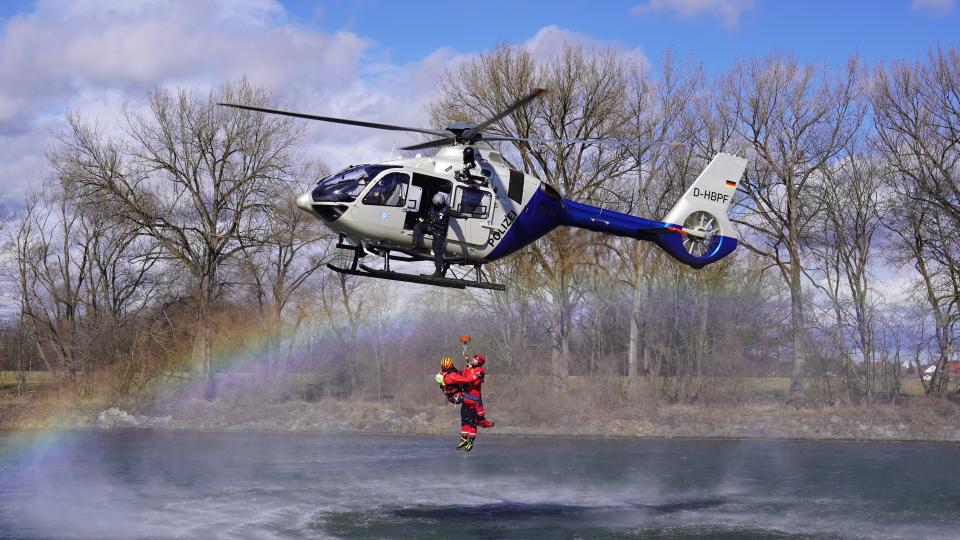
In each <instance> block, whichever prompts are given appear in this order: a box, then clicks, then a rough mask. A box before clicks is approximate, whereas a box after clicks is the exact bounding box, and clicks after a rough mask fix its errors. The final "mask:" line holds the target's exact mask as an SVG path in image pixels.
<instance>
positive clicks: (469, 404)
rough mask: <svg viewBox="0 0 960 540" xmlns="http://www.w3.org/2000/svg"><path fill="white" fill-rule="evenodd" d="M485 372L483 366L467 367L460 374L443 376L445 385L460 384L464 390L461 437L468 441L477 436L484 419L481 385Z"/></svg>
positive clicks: (461, 409)
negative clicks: (478, 424)
mask: <svg viewBox="0 0 960 540" xmlns="http://www.w3.org/2000/svg"><path fill="white" fill-rule="evenodd" d="M484 374H485V371H484V369H483V366H478V367H466V368H463V371H461V372H460V373H447V374H445V375H444V376H443V384H446V385H451V384H459V385H461V388H462V389H463V403H462V404H461V405H460V423H461V424H462V427H461V428H460V435H461V436H463V437H466V438H468V439H474V438H476V436H477V423H479V422H481V421H482V420H483V419H484V416H483V397H482V396H481V395H480V385H481V384H483V376H484Z"/></svg>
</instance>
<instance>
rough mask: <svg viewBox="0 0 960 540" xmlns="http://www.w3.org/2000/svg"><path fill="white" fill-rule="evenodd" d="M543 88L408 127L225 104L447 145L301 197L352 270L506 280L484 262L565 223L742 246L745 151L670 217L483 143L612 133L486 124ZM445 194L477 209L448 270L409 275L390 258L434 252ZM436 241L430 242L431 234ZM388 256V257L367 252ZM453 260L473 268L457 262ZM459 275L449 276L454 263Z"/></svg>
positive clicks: (665, 243)
mask: <svg viewBox="0 0 960 540" xmlns="http://www.w3.org/2000/svg"><path fill="white" fill-rule="evenodd" d="M543 92H544V90H542V89H537V90H535V91H534V92H532V93H531V94H530V95H528V96H526V97H524V98H522V99H520V100H518V101H516V102H515V103H513V104H512V105H511V106H510V107H508V108H506V109H505V110H504V111H502V112H500V113H499V114H497V115H495V116H493V117H491V118H489V119H487V120H486V121H484V122H482V123H481V124H479V125H475V126H471V125H466V124H454V125H450V126H448V127H447V128H446V129H443V130H440V129H430V128H416V127H403V126H395V125H389V124H380V123H374V122H365V121H359V120H350V119H343V118H331V117H326V116H315V115H310V114H302V113H296V112H288V111H281V110H276V109H266V108H261V107H251V106H247V105H238V104H229V103H221V105H224V106H229V107H235V108H240V109H246V110H251V111H256V112H262V113H270V114H280V115H285V116H292V117H296V118H305V119H308V120H320V121H324V122H333V123H338V124H346V125H352V126H360V127H368V128H375V129H386V130H393V131H409V132H414V133H426V134H429V135H434V136H437V137H440V138H439V139H436V140H432V141H428V142H425V143H420V144H416V145H412V146H407V147H405V148H402V150H421V149H426V148H434V147H440V150H439V151H438V152H437V153H436V155H434V156H431V157H421V156H419V155H418V156H417V157H414V158H403V159H394V160H389V161H384V162H381V163H374V164H366V165H352V166H350V167H347V168H346V169H343V170H341V171H340V172H338V173H336V174H333V175H331V176H329V177H327V178H324V179H323V180H321V181H320V182H319V183H318V184H317V185H316V187H314V188H313V190H311V191H310V192H308V193H304V194H303V195H300V197H299V198H298V199H297V205H298V206H299V207H300V208H301V209H303V210H305V211H307V212H310V213H311V214H312V215H313V216H314V217H316V218H317V219H319V220H320V221H322V222H323V223H324V224H325V225H326V226H327V227H329V228H330V229H331V230H333V231H334V232H336V233H338V234H339V235H340V241H339V242H338V244H337V247H338V248H341V249H346V250H349V251H351V252H352V254H353V258H352V263H351V264H350V266H349V267H348V268H343V267H339V266H335V265H333V264H330V265H328V266H329V267H330V269H332V270H334V271H337V272H341V273H344V274H352V275H357V276H367V277H373V278H381V279H390V280H396V281H404V282H413V283H422V284H427V285H437V286H442V287H454V288H459V289H463V288H465V287H478V288H483V289H493V290H505V289H506V286H505V285H502V284H498V283H491V282H490V281H489V280H488V279H487V277H486V274H485V273H484V272H483V265H484V264H487V263H489V262H492V261H496V260H498V259H501V258H503V257H506V256H508V255H510V254H511V253H514V252H516V251H518V250H520V249H522V248H523V247H524V246H527V245H528V244H530V243H532V242H534V241H536V240H537V239H539V238H541V237H542V236H544V235H546V234H547V233H549V232H550V231H552V230H553V229H555V228H556V227H560V226H567V227H578V228H581V229H587V230H591V231H597V232H602V233H608V234H614V235H617V236H624V237H629V238H635V239H637V240H646V241H650V242H654V243H656V244H657V245H658V246H660V247H661V248H662V249H663V250H664V251H666V252H667V253H668V254H670V255H671V256H672V257H673V258H675V259H677V260H678V261H680V262H682V263H684V264H686V265H688V266H691V267H693V268H702V267H704V266H706V265H708V264H710V263H713V262H716V261H718V260H720V259H722V258H723V257H726V256H727V255H729V254H730V253H732V252H733V250H734V249H736V247H737V237H736V233H735V232H734V229H733V227H732V226H731V224H730V221H729V219H728V218H727V212H728V210H729V208H730V203H731V201H732V199H733V195H734V193H735V192H736V189H737V184H738V183H739V181H740V177H741V176H742V175H743V172H744V170H745V169H746V165H747V161H746V160H745V159H743V158H741V157H737V156H734V155H730V154H725V153H720V154H717V155H716V156H715V157H714V158H713V160H712V161H711V162H710V164H709V165H707V167H706V169H704V170H703V172H701V173H700V176H698V177H697V179H696V180H695V181H694V182H693V184H692V185H691V186H690V187H689V188H688V189H687V191H686V193H684V195H683V197H681V198H680V200H679V201H678V202H677V203H676V204H675V205H674V207H673V208H672V209H671V210H670V212H668V213H667V215H666V216H664V217H663V219H662V220H659V221H657V220H651V219H646V218H642V217H637V216H631V215H628V214H623V213H620V212H613V211H610V210H605V209H603V208H598V207H596V206H590V205H587V204H583V203H579V202H575V201H572V200H569V199H564V198H563V197H561V196H560V194H559V193H558V192H557V190H556V189H555V188H554V187H552V186H550V185H549V184H547V183H546V182H543V181H541V180H539V179H538V178H536V177H534V176H532V175H530V174H527V173H525V172H523V171H518V170H515V169H512V168H510V167H509V166H508V164H507V163H506V162H505V161H504V160H503V158H502V156H501V155H500V153H499V152H497V151H496V150H495V149H494V148H493V147H492V146H490V145H488V144H485V143H487V142H496V141H529V142H534V143H557V142H560V143H584V144H588V143H598V144H600V143H605V142H606V141H598V140H557V139H522V138H517V137H504V136H499V135H488V134H484V133H483V130H484V129H486V128H487V127H489V126H490V125H492V124H493V123H494V122H497V121H498V120H500V119H502V118H504V117H505V116H506V115H508V114H510V113H511V112H513V111H514V110H516V109H517V108H519V107H522V106H524V105H526V104H527V103H529V102H530V101H532V100H533V99H535V98H537V97H538V96H540V95H541V94H542V93H543ZM438 193H442V194H444V196H445V197H446V199H447V201H449V206H450V208H453V209H455V210H457V211H458V212H460V213H461V214H466V215H467V216H468V217H463V218H453V219H451V220H450V226H449V232H448V240H447V243H446V249H445V253H444V254H443V258H444V259H443V260H444V271H443V275H441V276H439V277H437V276H430V275H420V274H410V273H406V272H402V271H395V270H393V269H391V265H390V263H391V262H392V261H404V262H410V261H421V260H432V259H433V256H432V255H431V254H430V253H423V252H420V251H414V250H413V228H414V226H415V225H416V223H417V222H418V221H419V220H420V219H421V218H423V217H425V215H426V212H427V211H428V209H429V205H430V201H431V200H432V199H433V197H434V196H435V195H436V194H438ZM428 245H429V243H428ZM367 255H373V256H377V257H380V258H382V261H383V262H382V265H381V267H380V268H374V267H372V266H369V265H367V264H364V263H362V262H361V260H362V259H363V258H364V257H366V256H367ZM453 266H459V267H460V268H461V269H464V268H465V271H463V272H460V274H461V276H460V277H458V276H457V272H455V271H454V270H453V268H451V267H453ZM448 271H449V272H450V273H451V274H453V277H447V275H446V274H447V272H448Z"/></svg>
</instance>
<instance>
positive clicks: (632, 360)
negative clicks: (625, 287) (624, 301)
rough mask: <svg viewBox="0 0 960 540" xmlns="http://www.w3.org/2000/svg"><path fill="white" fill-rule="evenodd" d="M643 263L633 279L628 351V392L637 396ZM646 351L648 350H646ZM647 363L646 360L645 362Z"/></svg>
mask: <svg viewBox="0 0 960 540" xmlns="http://www.w3.org/2000/svg"><path fill="white" fill-rule="evenodd" d="M642 274H643V271H642V265H637V266H636V268H635V271H634V281H633V306H632V308H631V310H630V349H629V351H628V353H627V394H628V395H630V396H636V395H637V391H638V389H639V385H638V383H637V360H638V358H639V356H640V348H641V347H642V343H641V336H640V317H641V316H642V313H641V311H640V310H641V308H642V307H643V281H642V278H641V276H642ZM644 352H646V351H644ZM644 363H646V362H644Z"/></svg>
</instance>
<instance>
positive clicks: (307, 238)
mask: <svg viewBox="0 0 960 540" xmlns="http://www.w3.org/2000/svg"><path fill="white" fill-rule="evenodd" d="M316 174H322V173H321V172H320V171H319V170H318V171H315V174H314V175H313V176H315V175H316ZM279 196H280V198H279V199H278V200H276V201H273V202H272V203H270V204H269V205H268V207H267V210H266V212H267V218H266V221H265V225H264V228H263V230H262V231H261V232H262V234H263V236H262V237H260V238H253V239H251V242H252V243H251V244H250V245H248V249H246V250H245V251H244V252H243V255H242V258H241V259H240V264H239V272H240V274H241V275H240V278H239V279H240V280H241V281H244V282H245V284H247V285H249V286H250V287H251V288H252V291H253V294H254V296H255V298H256V302H257V305H258V306H259V308H260V312H261V314H262V315H263V316H264V317H265V318H266V324H267V326H268V329H269V332H270V336H271V341H272V347H271V349H272V353H273V355H274V356H275V355H277V354H279V353H280V352H281V351H280V350H279V345H280V339H281V337H282V335H283V333H284V329H283V326H284V321H283V316H284V313H285V311H287V307H288V306H289V305H290V304H291V303H292V302H293V301H294V299H295V295H296V294H297V292H298V291H299V290H300V289H301V288H302V287H303V286H304V285H305V284H307V283H308V281H309V279H310V278H311V276H313V275H314V273H315V272H317V271H318V270H319V269H320V268H322V267H323V266H324V265H325V264H326V263H328V262H329V261H330V260H331V255H332V253H331V251H332V250H331V249H330V248H331V243H332V242H333V241H334V240H335V239H336V238H335V237H334V236H333V235H332V233H331V232H330V231H329V230H328V229H324V228H321V227H319V226H318V225H317V223H316V220H314V219H312V218H311V217H310V216H308V215H307V214H305V213H304V212H303V211H302V210H301V209H299V208H297V206H296V203H295V199H296V193H295V192H294V190H293V189H292V188H290V187H288V188H286V189H284V190H282V191H281V192H280V193H279ZM306 316H307V313H306V311H304V310H298V312H297V316H296V319H295V320H294V322H293V324H292V325H291V339H290V341H289V345H288V347H287V351H286V358H289V356H290V352H291V351H290V347H292V346H293V341H294V340H295V337H296V334H297V332H298V331H299V329H300V326H301V325H302V323H303V322H304V318H305V317H306ZM272 360H273V362H274V364H276V362H278V361H279V359H278V358H273V359H272ZM274 367H277V366H276V365H275V366H274Z"/></svg>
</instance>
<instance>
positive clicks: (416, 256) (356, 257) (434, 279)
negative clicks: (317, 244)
mask: <svg viewBox="0 0 960 540" xmlns="http://www.w3.org/2000/svg"><path fill="white" fill-rule="evenodd" d="M337 247H342V248H343V249H349V250H350V251H353V261H352V262H351V264H350V268H341V267H339V266H336V265H334V264H332V263H328V264H327V268H329V269H331V270H333V271H334V272H339V273H341V274H347V275H351V276H364V277H372V278H377V279H389V280H391V281H404V282H407V283H420V284H422V285H433V286H436V287H450V288H452V289H465V288H467V287H472V288H475V289H487V290H492V291H505V290H507V287H506V285H501V284H499V283H491V282H489V281H485V280H484V275H483V271H482V269H481V267H480V264H479V263H474V264H473V266H474V269H475V275H476V278H475V279H460V278H456V277H453V278H449V277H439V276H431V275H422V274H407V273H404V272H396V271H393V270H391V269H390V262H391V261H418V260H431V261H432V260H433V257H430V256H429V255H424V254H422V253H419V252H415V251H410V250H407V249H405V248H397V247H391V246H383V245H376V247H375V249H376V252H377V254H378V255H380V256H381V257H382V258H383V268H382V269H377V268H372V267H370V266H367V265H365V264H362V263H360V262H359V261H360V258H361V257H362V256H363V249H362V248H358V247H353V246H348V245H346V244H339V245H338V246H337ZM392 251H399V252H400V253H402V254H403V255H401V256H396V255H391V252H392ZM450 263H454V264H462V263H460V261H459V260H449V263H448V264H447V265H446V266H445V267H444V269H445V270H446V271H450V270H449V267H450Z"/></svg>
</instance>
